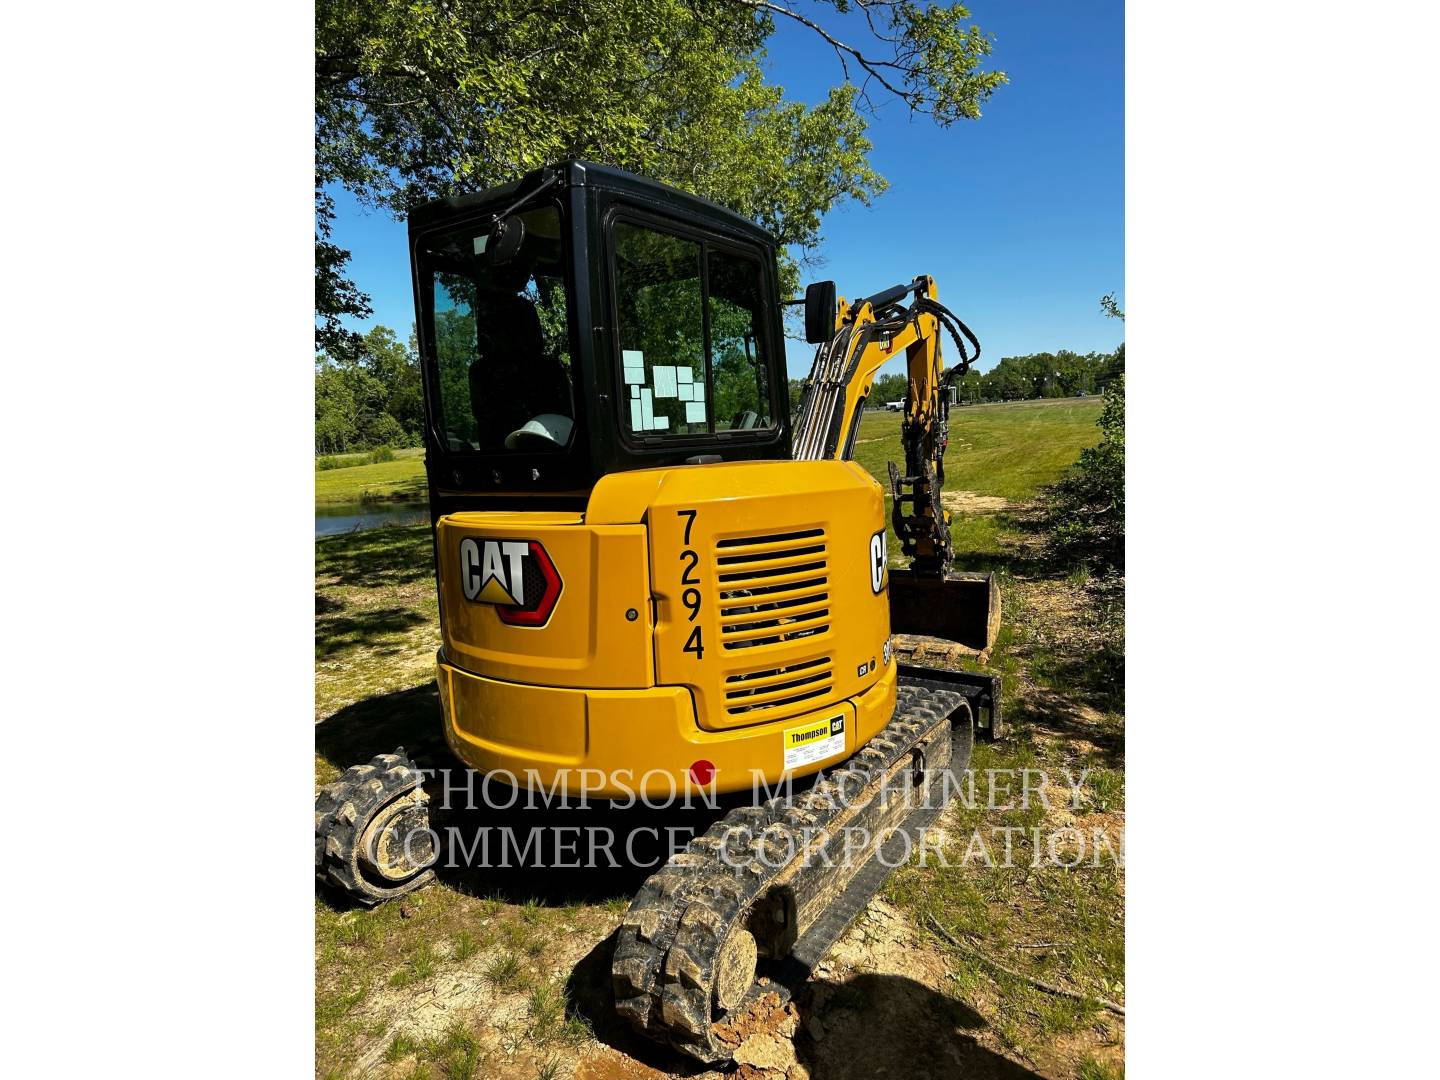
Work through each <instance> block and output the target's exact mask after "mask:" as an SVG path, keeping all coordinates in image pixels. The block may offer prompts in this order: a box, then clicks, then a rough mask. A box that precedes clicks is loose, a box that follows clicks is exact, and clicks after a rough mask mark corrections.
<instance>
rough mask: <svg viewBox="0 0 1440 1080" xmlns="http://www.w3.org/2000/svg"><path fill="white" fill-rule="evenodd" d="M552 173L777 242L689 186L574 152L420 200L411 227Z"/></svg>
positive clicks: (513, 194)
mask: <svg viewBox="0 0 1440 1080" xmlns="http://www.w3.org/2000/svg"><path fill="white" fill-rule="evenodd" d="M551 176H557V180H556V181H555V185H556V186H557V187H559V188H577V187H593V188H604V189H607V190H610V191H617V192H621V193H623V194H626V195H630V196H632V197H634V198H637V199H640V200H642V201H647V202H651V203H654V204H656V205H658V206H661V207H664V208H667V209H669V210H671V211H672V212H679V213H680V214H682V215H694V216H696V217H700V218H704V219H706V220H708V221H711V222H714V223H716V224H721V223H723V224H725V225H727V226H729V227H730V228H731V229H733V230H735V231H737V232H740V233H743V234H744V235H746V236H748V237H750V238H752V239H754V240H759V241H761V242H762V243H764V244H766V245H768V246H770V247H778V246H779V245H778V243H777V241H776V239H775V237H774V236H773V235H771V234H770V233H769V232H768V231H767V230H765V229H762V228H761V227H760V226H759V225H756V224H755V222H753V221H751V220H750V219H749V218H747V217H744V216H743V215H741V214H737V213H736V212H735V211H733V210H730V209H728V208H727V207H724V206H721V205H720V204H719V203H715V202H711V201H710V200H709V199H703V198H701V197H700V196H698V195H691V194H690V193H689V192H687V191H681V190H680V189H679V188H676V187H671V186H670V185H669V184H662V183H660V182H659V181H656V180H650V179H647V178H646V177H643V176H637V175H636V174H635V173H630V172H626V171H625V170H623V169H617V168H614V167H613V166H610V165H600V164H597V163H595V162H593V161H581V160H579V159H577V158H570V159H567V160H565V161H562V162H559V163H557V164H555V165H546V166H544V167H543V168H539V169H534V170H532V171H530V172H528V173H526V174H525V175H524V176H522V177H520V178H519V179H517V180H512V181H511V182H510V183H508V184H500V185H497V186H496V187H491V188H486V189H485V190H484V191H476V192H471V193H469V194H465V195H451V196H448V197H446V198H443V199H436V200H434V201H432V202H428V203H423V204H422V205H420V206H417V207H415V208H414V209H412V210H411V211H410V214H409V219H408V220H409V227H410V232H411V233H416V232H420V231H424V230H426V229H428V228H429V227H430V226H431V225H432V224H434V223H435V222H437V221H448V220H450V219H452V218H454V217H455V216H456V215H458V214H463V213H464V212H465V211H467V210H471V209H474V208H477V207H481V206H487V205H490V204H492V203H497V202H504V201H505V200H507V199H509V200H512V201H513V200H515V199H518V198H519V197H520V196H521V194H523V193H524V191H525V190H527V189H532V188H535V187H538V186H539V185H540V184H542V183H544V182H545V181H546V180H547V179H549V178H550V177H551Z"/></svg>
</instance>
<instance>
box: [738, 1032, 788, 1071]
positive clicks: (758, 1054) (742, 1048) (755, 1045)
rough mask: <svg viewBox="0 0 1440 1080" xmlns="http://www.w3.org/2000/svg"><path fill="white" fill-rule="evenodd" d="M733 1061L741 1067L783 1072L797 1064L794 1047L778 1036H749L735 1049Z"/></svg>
mask: <svg viewBox="0 0 1440 1080" xmlns="http://www.w3.org/2000/svg"><path fill="white" fill-rule="evenodd" d="M735 1060H736V1061H737V1062H739V1063H740V1064H741V1065H754V1066H755V1067H756V1068H760V1069H778V1070H780V1071H781V1072H784V1071H785V1070H786V1069H788V1068H790V1066H792V1065H795V1064H797V1063H798V1062H797V1059H796V1057H795V1047H794V1045H793V1044H792V1043H791V1042H790V1040H789V1039H785V1038H781V1037H780V1036H779V1035H772V1034H768V1033H767V1034H763V1035H751V1036H750V1038H748V1039H746V1040H745V1041H744V1042H742V1043H741V1044H740V1045H739V1046H737V1047H736V1048H735Z"/></svg>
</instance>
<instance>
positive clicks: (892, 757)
mask: <svg viewBox="0 0 1440 1080" xmlns="http://www.w3.org/2000/svg"><path fill="white" fill-rule="evenodd" d="M963 700H964V698H963V696H962V695H960V694H958V693H954V692H951V691H943V690H930V689H925V688H920V687H905V686H902V687H900V689H899V692H898V694H897V696H896V703H895V714H894V716H893V717H892V718H891V720H890V722H889V723H888V724H887V725H886V726H885V727H884V728H883V729H882V730H881V731H880V733H879V734H878V735H876V736H875V737H874V738H873V739H871V740H870V742H869V743H867V744H866V745H865V746H864V747H863V748H862V749H860V750H859V751H858V752H857V753H856V754H854V755H853V756H852V757H851V758H850V759H849V760H847V761H846V762H845V763H844V764H843V765H842V766H840V767H839V768H837V769H836V770H835V771H834V772H832V773H830V774H829V775H828V776H827V777H826V778H825V779H824V780H822V781H820V782H819V783H817V784H815V785H814V786H813V787H811V788H810V789H809V790H808V791H805V792H802V793H800V794H797V795H795V796H794V797H793V798H790V799H787V798H775V799H771V800H769V801H768V802H766V803H764V804H762V805H760V806H742V807H738V808H737V809H735V810H732V811H731V812H730V813H728V814H726V815H725V817H723V818H721V819H720V820H719V821H718V822H716V823H715V824H714V825H712V826H711V827H710V828H709V829H708V830H707V831H706V832H705V833H704V834H703V835H702V836H698V837H696V838H695V839H694V840H692V841H691V842H690V843H689V844H688V845H687V846H686V849H685V850H684V851H682V852H680V853H679V854H677V855H675V856H674V857H673V858H672V859H671V860H670V861H669V862H668V863H666V865H665V866H663V867H661V869H660V870H658V871H657V872H656V873H654V874H652V875H651V876H650V877H649V878H648V879H647V880H646V882H645V884H644V885H642V886H641V887H640V891H639V892H638V893H636V894H635V898H634V899H633V900H632V901H631V902H630V908H629V910H628V911H627V912H626V915H625V920H624V922H623V923H622V924H621V926H620V930H619V933H618V936H617V939H616V945H615V956H614V960H613V962H612V965H611V983H612V986H613V989H614V994H615V1009H616V1011H617V1012H618V1013H619V1014H620V1015H621V1016H623V1017H625V1019H626V1020H627V1021H628V1022H629V1023H630V1024H631V1025H632V1026H633V1027H634V1028H635V1029H636V1030H637V1031H639V1032H640V1033H641V1034H643V1035H646V1036H648V1037H649V1038H651V1039H655V1040H656V1041H658V1042H663V1043H669V1044H670V1045H671V1046H673V1047H674V1048H675V1049H676V1050H679V1051H680V1052H682V1053H684V1054H688V1055H689V1056H691V1057H693V1058H696V1059H697V1060H699V1061H702V1062H705V1063H706V1064H717V1063H722V1062H725V1061H728V1060H729V1059H730V1056H731V1050H730V1049H729V1048H728V1047H726V1046H725V1045H724V1044H722V1043H720V1042H719V1041H718V1040H717V1039H716V1038H715V1036H714V1034H713V1032H712V1025H713V1024H714V1023H715V1022H716V1021H718V1020H721V1019H723V1016H721V1015H716V1014H715V1013H714V1011H713V1010H712V1007H711V1001H712V993H713V987H714V985H715V962H716V959H717V958H718V956H719V953H720V947H721V945H722V944H723V943H724V941H725V940H726V938H727V937H728V936H729V934H730V932H731V930H732V929H733V928H734V927H735V926H737V925H741V924H743V922H744V920H745V917H746V914H747V913H748V911H749V909H750V908H751V906H752V905H753V904H754V903H755V901H756V900H758V899H759V898H760V897H761V896H763V895H764V893H765V891H766V888H767V886H768V885H769V884H770V883H771V881H772V880H774V878H775V877H776V876H777V875H778V874H779V873H780V872H781V871H782V870H783V869H784V868H785V863H784V862H783V861H782V860H783V859H784V856H785V854H786V852H787V851H799V850H800V848H801V846H802V845H801V842H800V840H799V837H800V836H801V835H802V833H801V830H803V829H815V828H823V827H824V826H825V824H826V823H827V821H828V820H829V819H830V818H832V817H834V816H835V815H836V814H839V813H840V812H841V811H842V810H843V808H844V807H843V803H844V799H843V798H837V795H839V794H841V793H843V792H849V793H854V792H855V791H857V790H859V789H861V788H863V787H864V786H865V785H866V784H868V783H870V781H871V780H873V779H874V778H875V777H877V776H879V775H880V774H882V773H884V772H885V771H886V770H887V769H889V767H890V766H891V765H892V764H894V763H895V762H896V761H898V760H899V759H900V758H901V756H902V755H904V754H906V753H908V752H909V751H910V749H911V747H913V746H914V745H915V743H916V742H917V741H918V740H919V738H920V736H921V735H923V734H924V733H925V732H926V731H928V730H929V729H930V728H931V727H932V726H933V725H934V723H935V722H936V721H938V720H940V719H942V718H944V717H946V716H949V715H950V714H951V713H952V712H953V711H954V710H955V709H957V708H959V707H960V704H961V703H962V702H963ZM727 836H729V837H730V840H729V846H728V847H727V849H726V850H727V857H728V860H729V863H733V864H736V865H729V864H727V862H726V861H723V860H722V859H721V858H720V850H721V845H722V844H725V843H726V838H727ZM767 863H768V864H769V865H767Z"/></svg>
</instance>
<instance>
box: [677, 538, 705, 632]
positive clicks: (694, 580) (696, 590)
mask: <svg viewBox="0 0 1440 1080" xmlns="http://www.w3.org/2000/svg"><path fill="white" fill-rule="evenodd" d="M675 513H676V515H677V516H679V517H682V518H684V519H685V537H684V540H683V541H682V543H683V544H684V546H683V547H682V548H681V549H680V565H681V567H682V569H681V571H680V586H681V588H682V590H683V591H682V592H681V593H680V603H681V604H683V605H684V607H685V617H686V619H687V620H688V621H689V622H690V623H691V624H692V625H691V627H690V636H689V637H688V638H686V639H685V647H684V650H683V651H684V652H688V653H694V654H695V659H696V660H703V659H704V658H705V635H704V632H703V629H702V627H701V626H700V624H699V623H698V622H696V620H697V619H699V617H700V603H701V594H700V587H699V586H700V573H699V569H698V567H699V565H700V553H699V552H697V551H696V550H695V549H694V548H693V547H691V546H690V533H691V531H692V530H693V529H694V528H695V516H696V514H697V513H698V511H696V510H676V511H675Z"/></svg>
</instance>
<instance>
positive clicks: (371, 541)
mask: <svg viewBox="0 0 1440 1080" xmlns="http://www.w3.org/2000/svg"><path fill="white" fill-rule="evenodd" d="M434 570H435V567H434V558H433V555H432V551H431V546H430V526H428V525H408V526H403V527H402V526H397V527H394V528H388V529H366V530H364V531H363V532H353V533H342V534H340V535H339V536H324V537H321V538H320V539H318V540H316V541H315V577H316V580H317V581H319V582H321V583H323V584H325V585H332V586H333V585H339V586H346V587H357V588H366V589H373V588H375V587H376V586H379V585H406V584H412V583H414V582H417V581H430V580H432V578H433V575H434Z"/></svg>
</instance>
